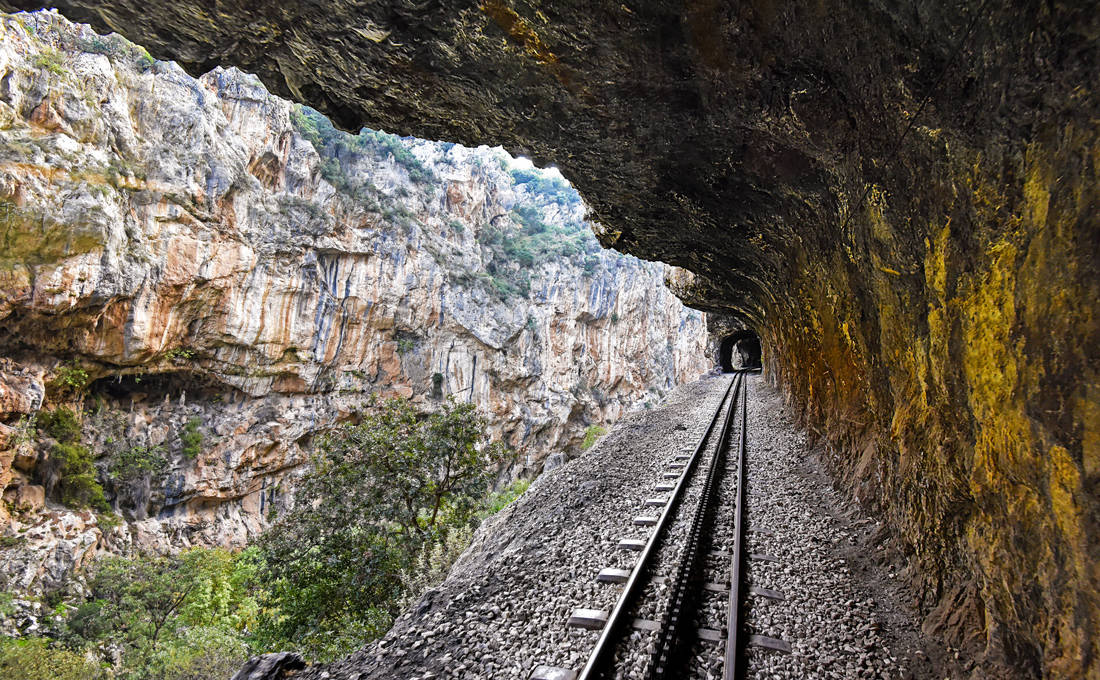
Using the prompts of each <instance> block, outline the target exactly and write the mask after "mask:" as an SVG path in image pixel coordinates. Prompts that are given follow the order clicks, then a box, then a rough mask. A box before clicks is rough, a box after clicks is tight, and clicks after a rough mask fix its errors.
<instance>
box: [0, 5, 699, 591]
mask: <svg viewBox="0 0 1100 680" xmlns="http://www.w3.org/2000/svg"><path fill="white" fill-rule="evenodd" d="M0 82H2V93H0V220H2V225H3V226H2V229H0V232H2V233H3V235H4V238H5V241H4V244H3V249H2V250H0V281H2V284H0V355H3V357H2V358H0V410H2V411H3V417H4V418H5V422H7V423H8V426H0V428H2V429H0V443H2V442H3V441H7V444H6V445H5V446H4V447H2V448H4V449H5V452H4V455H3V456H0V475H2V476H0V481H2V482H3V483H4V486H6V487H11V493H10V494H9V495H10V497H11V499H10V501H11V503H12V504H13V507H14V505H19V504H23V505H27V504H28V503H29V504H30V505H32V506H34V505H37V507H30V508H27V509H28V510H33V511H38V510H41V505H42V501H41V498H40V496H41V491H42V487H41V484H42V482H43V480H42V479H41V476H42V475H41V474H40V473H41V470H40V469H37V470H36V460H41V459H42V456H43V455H45V451H47V450H48V445H46V444H44V443H42V444H40V445H39V449H38V450H37V451H36V450H35V448H34V446H35V444H34V442H27V441H18V442H17V440H18V439H19V437H18V432H17V431H16V428H14V427H11V426H14V424H15V422H16V420H17V418H18V417H19V416H20V415H30V414H32V413H34V412H35V411H37V410H38V409H39V408H40V407H41V406H42V405H43V401H44V400H45V402H46V403H47V404H49V405H56V404H58V403H61V402H66V401H69V400H73V399H75V397H73V396H72V395H74V394H77V393H78V392H79V390H70V389H66V386H65V385H64V384H63V382H61V381H59V377H58V376H60V375H64V374H65V371H66V370H70V369H72V368H74V367H79V368H81V370H84V371H86V373H87V382H90V385H89V386H88V388H87V390H86V392H87V395H88V396H86V397H84V398H83V401H82V402H81V401H80V399H76V403H74V404H73V405H74V406H75V407H77V408H80V407H83V408H84V409H85V410H86V413H87V415H86V417H85V418H84V422H83V430H84V440H85V443H87V444H90V445H91V447H92V449H93V450H94V451H95V452H97V453H99V454H107V453H109V452H111V451H113V450H117V449H118V448H119V447H123V446H131V445H150V446H152V445H159V446H162V447H163V449H164V452H165V454H166V455H168V457H169V461H170V465H169V468H168V470H167V472H166V473H165V474H164V475H163V476H162V477H159V478H158V479H156V480H154V482H153V483H152V484H149V485H145V486H141V485H138V486H136V487H135V486H134V485H127V484H117V485H116V484H112V483H110V482H109V481H108V483H107V484H106V485H105V486H106V487H107V491H108V493H109V495H110V496H111V497H112V498H113V499H114V500H115V502H116V503H117V504H118V506H119V508H120V509H121V510H123V514H124V515H125V516H126V517H127V518H128V519H130V520H131V522H130V523H129V524H126V525H123V526H121V527H119V528H117V529H114V530H113V533H112V535H111V539H110V541H109V543H110V547H112V548H113V549H126V548H128V547H130V546H139V547H146V548H157V549H166V550H167V549H177V548H180V547H184V546H187V545H191V544H204V545H211V544H214V545H230V546H240V545H242V544H243V543H244V542H245V541H246V540H247V539H248V538H249V537H251V536H254V535H255V533H256V532H258V531H260V530H262V529H263V527H264V526H266V523H267V521H268V520H269V519H270V518H271V517H272V516H274V513H277V512H278V510H279V509H281V508H282V507H284V506H285V504H286V502H287V501H288V499H289V497H290V496H291V494H292V489H293V479H294V476H295V475H296V474H298V473H299V471H300V470H301V465H302V463H303V462H304V461H305V460H306V455H307V453H308V451H309V450H310V448H311V446H312V444H313V443H314V442H315V441H316V439H317V437H318V436H320V435H322V434H323V433H324V432H326V431H327V430H329V429H331V428H332V427H333V426H334V425H335V424H337V423H339V422H342V421H346V420H348V419H351V418H354V417H355V414H356V413H357V412H361V411H362V410H364V409H365V408H368V406H369V400H370V398H371V397H372V395H378V396H390V395H403V396H408V397H411V398H412V399H413V400H414V401H415V402H416V403H417V404H418V405H419V406H420V407H422V408H424V409H429V410H430V409H432V408H436V407H437V406H438V405H439V404H440V403H441V402H442V400H444V399H446V398H448V397H453V398H456V399H459V400H461V401H472V402H473V403H475V404H476V405H477V406H478V407H479V408H480V409H481V410H482V412H483V413H485V414H486V416H487V417H488V420H489V426H490V427H489V429H490V435H491V436H492V437H494V438H499V439H503V440H504V441H505V442H506V443H507V444H508V445H509V446H510V447H512V448H513V449H514V450H515V451H517V452H518V453H519V454H520V456H519V458H518V459H517V461H516V463H515V465H514V466H513V467H512V468H511V469H509V470H506V471H502V475H515V474H521V473H522V474H527V475H533V474H537V473H538V472H539V471H540V470H541V469H542V465H543V461H544V459H545V458H546V457H547V456H548V455H550V454H560V453H563V452H564V453H567V454H568V453H575V452H576V450H577V447H578V445H579V443H580V442H581V440H582V439H583V436H584V430H585V428H586V427H587V426H589V425H591V424H607V423H609V422H612V421H614V420H616V419H617V418H619V417H620V416H621V415H622V414H623V413H624V412H626V411H627V410H628V409H631V408H644V406H645V404H646V402H647V401H649V402H653V401H656V400H657V399H659V398H660V397H661V396H662V395H663V394H664V393H666V392H667V391H668V390H669V389H671V388H672V387H674V386H676V385H678V384H680V383H683V382H685V381H689V380H693V379H694V378H696V377H697V376H698V375H699V374H700V373H702V372H703V371H704V370H706V369H707V368H709V367H710V362H709V360H707V359H706V358H705V356H704V355H705V344H706V328H705V315H704V314H702V313H700V312H697V311H693V310H689V309H687V308H685V307H684V306H683V304H682V303H681V302H680V301H679V300H678V299H677V298H676V297H675V296H674V295H672V293H671V292H670V291H669V290H668V289H667V288H666V287H665V286H664V283H663V282H664V276H665V270H666V269H667V267H666V266H664V265H660V264H656V263H646V262H642V261H639V260H637V259H636V258H634V257H631V256H626V255H621V254H619V253H616V252H612V251H606V250H602V249H601V248H599V246H598V244H597V243H596V241H595V239H594V237H593V236H592V234H591V233H590V230H589V229H588V228H587V226H585V225H584V222H583V220H584V216H585V208H584V205H583V203H581V201H580V199H579V197H577V195H576V193H575V192H573V191H572V190H571V189H569V188H568V187H567V186H566V185H565V184H564V183H562V182H560V181H557V183H554V182H550V184H551V185H552V186H551V187H550V188H549V189H545V190H544V189H539V188H538V183H537V182H530V181H519V180H518V179H517V178H515V177H513V174H512V173H511V172H510V170H509V163H511V160H510V159H509V158H508V157H507V156H506V155H505V154H503V153H502V152H499V151H493V150H490V149H487V148H482V149H471V148H465V147H461V146H455V145H453V144H439V143H431V142H419V141H415V140H411V141H408V142H407V143H401V142H400V140H397V139H396V138H393V137H385V136H382V137H380V138H379V139H382V140H383V141H382V142H378V143H375V142H369V140H368V142H362V144H361V145H360V146H355V144H358V143H359V142H354V143H353V142H349V144H351V147H349V148H351V150H350V151H349V150H348V148H343V147H341V148H343V150H342V151H340V152H332V151H326V152H325V155H321V154H319V152H318V147H317V146H316V145H315V144H314V142H313V141H312V140H311V138H310V134H313V133H310V132H308V130H307V127H308V125H309V123H308V121H309V120H312V121H313V123H314V124H315V123H316V119H315V118H308V117H307V118H303V116H304V115H305V114H304V113H303V112H302V111H301V110H298V109H295V108H294V106H293V105H292V104H290V103H289V102H287V101H285V100H282V99H278V98H276V97H274V96H272V95H270V94H269V93H268V92H267V91H266V90H265V89H264V88H263V87H262V86H261V85H260V83H259V82H258V81H257V80H256V79H255V78H254V77H252V76H247V75H244V74H242V73H240V72H239V71H236V70H233V69H230V70H224V69H216V70H214V71H212V72H210V73H209V74H207V75H204V76H202V77H201V78H199V79H195V78H192V77H191V76H189V75H187V74H186V73H185V72H183V70H182V69H180V68H179V67H178V66H176V65H174V64H171V63H168V62H157V63H153V60H151V59H149V58H148V57H147V55H146V54H145V53H144V51H143V50H140V49H138V48H134V47H133V46H131V45H129V44H126V43H125V42H124V41H121V40H120V39H115V38H112V39H101V38H99V37H97V36H95V34H94V33H92V32H91V31H90V30H89V29H88V28H87V27H83V28H82V27H79V26H74V25H72V24H69V23H68V22H67V21H65V20H64V19H62V18H61V17H59V16H57V15H49V14H40V15H37V16H26V15H24V16H19V17H4V18H2V19H0ZM303 121H307V122H303ZM329 134H330V136H331V134H334V133H333V132H332V131H330V132H329ZM303 135H305V136H303ZM364 139H368V138H364ZM369 139H374V138H373V137H371V138H369ZM379 144H382V145H383V146H382V147H380V146H379ZM385 144H391V145H394V146H392V148H391V147H385V146H384V145H385ZM380 148H381V149H382V151H379V149H380ZM322 150H323V147H322ZM519 174H520V175H523V172H522V171H521V172H520V173H519ZM520 179H523V177H520ZM334 185H335V186H334ZM517 220H521V221H522V220H526V222H525V223H524V224H522V225H521V224H519V223H518V222H517ZM501 230H505V231H506V233H505V234H504V236H501V235H500V234H499V233H498V232H501ZM502 233H503V232H502ZM524 235H531V238H530V239H528V240H527V241H524V239H523V236H524ZM543 237H544V238H543ZM539 238H541V239H542V240H539ZM524 243H528V244H529V245H530V248H529V249H528V250H524V248H527V246H524V245H523V244H524ZM517 244H518V245H517ZM531 244H533V245H531ZM540 249H541V250H540ZM530 250H534V251H535V252H534V254H533V255H532V254H531V252H530ZM74 361H75V363H73V362H74ZM189 421H196V422H197V423H198V429H199V431H200V432H201V434H202V435H203V442H202V446H201V449H202V450H201V453H200V454H199V455H198V456H197V457H195V458H194V459H190V458H188V457H186V456H184V455H183V453H182V432H183V431H184V428H185V427H187V423H188V422H189ZM19 461H24V464H23V465H22V467H20V465H19ZM101 467H102V465H101ZM55 510H56V508H55ZM13 521H16V522H18V523H22V524H21V526H23V525H25V526H31V525H34V526H35V527H37V528H36V529H35V531H34V532H32V533H30V534H27V535H28V536H32V537H34V538H35V540H34V541H31V542H30V543H28V544H27V545H26V546H24V547H25V548H26V550H24V553H26V552H27V551H28V550H29V551H31V552H34V551H35V550H37V551H38V552H39V553H41V554H40V555H39V557H41V559H37V561H36V558H33V556H32V557H27V556H26V555H24V556H22V557H20V560H21V561H20V562H19V564H20V565H23V566H21V567H20V568H19V575H18V578H16V580H17V581H18V583H16V584H15V585H17V586H18V587H20V588H23V587H32V586H35V585H39V586H50V585H56V584H57V582H58V579H63V577H64V576H65V573H64V572H65V569H64V567H65V566H66V565H67V566H69V567H72V566H78V565H79V564H80V563H81V562H82V561H83V560H84V558H85V554H86V553H87V551H88V550H90V549H93V548H95V547H96V542H97V541H98V540H99V538H100V531H99V529H97V528H96V520H95V518H94V516H92V515H91V514H87V516H82V517H81V518H79V521H77V519H74V518H73V517H71V516H66V515H64V513H62V515H61V516H58V515H57V513H56V512H55V513H54V515H53V516H51V518H46V516H45V515H42V514H41V513H37V512H31V514H30V516H20V518H17V519H16V520H13ZM77 525H79V526H77ZM54 526H56V527H58V528H57V531H52V530H51V529H50V528H49V527H54ZM73 527H76V528H73ZM58 532H61V533H64V534H65V535H69V534H72V535H76V536H78V537H79V539H80V540H79V541H76V540H75V539H74V541H75V542H72V541H71V542H72V546H70V547H72V550H68V549H66V550H60V549H58V545H60V544H58V543H57V540H59V539H58V538H57V536H58ZM40 533H41V534H43V536H44V538H43V540H38V534H40ZM51 537H53V539H52V540H54V543H52V544H51V543H50V540H51ZM65 545H68V544H65ZM51 550H52V551H53V552H50V551H51ZM62 552H64V554H65V555H66V556H67V558H66V559H65V560H63V562H65V564H63V565H61V567H56V565H55V566H48V565H47V562H46V560H47V558H49V559H53V557H51V556H52V555H55V554H57V555H59V554H61V553H62ZM47 553H49V555H47ZM50 564H52V563H50ZM54 572H57V574H55V573H54Z"/></svg>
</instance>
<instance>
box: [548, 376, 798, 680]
mask: <svg viewBox="0 0 1100 680" xmlns="http://www.w3.org/2000/svg"><path fill="white" fill-rule="evenodd" d="M747 373H748V372H747V371H741V372H738V373H735V374H734V375H733V376H732V377H731V379H730V381H729V383H728V384H727V386H726V388H725V393H724V394H723V395H722V398H721V400H720V401H719V403H718V406H717V407H716V408H715V410H714V413H713V415H712V416H711V419H710V423H709V425H708V426H707V428H706V430H705V431H704V433H703V434H702V436H701V437H700V438H699V440H698V441H697V443H696V445H695V447H694V449H693V450H691V451H690V452H687V453H680V454H676V455H674V456H673V458H672V460H670V461H668V467H667V469H666V471H665V472H664V473H662V478H661V479H660V480H658V481H657V482H656V483H655V485H654V489H655V492H656V494H663V495H654V497H652V498H647V499H646V500H645V501H644V502H643V507H642V511H641V514H639V515H638V516H636V517H634V518H633V520H632V526H633V528H634V529H637V528H642V529H643V530H645V531H647V535H646V537H645V538H644V539H643V538H635V537H626V538H622V539H620V540H619V541H618V543H617V546H616V548H617V549H618V550H623V551H629V552H636V553H637V558H636V560H634V562H633V567H632V568H629V569H625V568H615V567H608V568H605V569H602V570H601V571H600V572H599V573H598V574H597V575H596V579H597V580H598V581H600V582H602V583H605V584H607V586H608V587H621V590H620V593H619V596H618V598H617V599H616V601H615V605H614V607H613V608H612V609H611V610H610V611H605V610H598V609H589V608H584V607H579V608H577V609H575V610H574V611H573V613H572V615H571V616H570V617H569V620H568V622H567V625H569V626H573V627H578V628H587V629H590V630H598V631H599V637H598V638H597V640H596V642H595V644H594V646H593V648H592V650H591V652H590V653H589V655H588V659H587V661H586V663H585V664H584V666H583V667H582V668H580V669H572V668H558V667H553V666H546V665H538V666H535V667H534V668H533V670H532V671H531V673H530V675H529V676H528V678H529V680H597V679H608V678H615V679H621V680H642V679H643V678H644V679H646V680H663V679H672V678H677V679H679V678H722V679H723V680H739V679H740V678H742V677H743V676H744V665H745V664H744V658H745V654H744V652H745V648H746V646H749V645H751V646H755V647H762V648H765V649H771V650H775V651H779V652H787V653H789V652H790V645H789V644H787V643H786V642H784V641H782V640H778V639H775V638H770V637H766V636H763V635H752V634H749V633H748V631H746V630H745V629H744V626H743V624H742V612H743V610H744V609H745V607H746V606H754V605H755V604H756V603H760V602H766V601H768V600H780V599H783V594H782V593H780V592H777V591H774V590H768V589H764V588H755V587H748V586H746V585H745V582H746V578H745V576H746V571H747V568H748V564H749V563H750V562H751V561H756V560H767V561H777V560H776V558H774V557H770V556H768V555H764V554H749V553H748V552H747V551H746V550H745V549H744V548H745V546H746V541H745V533H746V531H745V530H746V526H745V511H744V508H745V499H744V489H745V471H746V470H745V452H746V449H747V446H746V445H747V422H746V421H747V409H746V394H747V387H746V377H747ZM738 421H739V422H738ZM731 444H732V446H731ZM759 533H762V534H765V535H768V532H767V531H766V530H761V531H760V532H759Z"/></svg>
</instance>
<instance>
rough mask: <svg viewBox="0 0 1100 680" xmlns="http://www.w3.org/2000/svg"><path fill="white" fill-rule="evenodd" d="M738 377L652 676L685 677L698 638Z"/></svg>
mask: <svg viewBox="0 0 1100 680" xmlns="http://www.w3.org/2000/svg"><path fill="white" fill-rule="evenodd" d="M739 377H740V380H739V381H738V386H737V388H736V391H735V392H734V395H733V401H732V403H731V404H730V408H729V410H728V411H727V412H726V419H725V423H724V424H723V425H722V433H721V434H720V435H719V437H718V446H717V447H716V448H715V450H714V456H713V457H711V463H710V470H709V471H708V472H707V479H706V482H705V483H704V485H703V490H702V493H700V495H699V504H698V505H697V506H696V508H695V515H694V517H693V518H692V521H691V528H690V530H689V532H688V538H687V541H686V542H685V544H684V550H683V552H682V553H681V556H680V563H679V565H678V567H677V569H676V576H675V578H674V580H673V581H672V582H671V583H672V585H671V591H672V592H671V594H670V596H669V598H668V603H669V604H668V608H667V609H666V610H665V615H664V617H663V619H662V621H661V628H660V632H659V633H658V634H657V644H656V647H655V651H654V653H653V655H652V662H651V663H650V666H649V678H650V680H663V679H664V678H681V677H683V665H684V663H686V658H687V657H688V655H689V654H690V643H691V642H694V641H695V639H696V636H695V629H694V626H693V623H694V621H693V617H694V615H695V614H696V611H695V607H696V606H697V605H698V604H699V602H698V598H699V596H700V595H701V593H702V586H703V579H702V572H703V557H704V554H705V553H703V552H702V547H703V546H702V544H703V542H704V541H705V540H706V539H705V535H706V530H707V529H708V528H709V527H712V526H713V525H714V522H715V519H716V518H715V513H716V512H717V510H718V508H717V505H716V503H715V501H716V500H717V499H718V493H719V491H718V488H719V485H720V484H721V481H722V477H723V474H724V472H725V469H726V465H725V462H726V456H725V454H726V449H727V448H728V445H729V437H730V428H731V426H732V425H733V421H734V418H735V417H736V413H737V404H738V400H739V399H740V400H741V402H742V403H743V402H744V399H743V397H742V395H743V394H744V385H745V380H744V377H743V375H740V376H739Z"/></svg>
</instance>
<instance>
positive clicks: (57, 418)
mask: <svg viewBox="0 0 1100 680" xmlns="http://www.w3.org/2000/svg"><path fill="white" fill-rule="evenodd" d="M37 423H38V427H39V428H40V429H41V430H43V431H45V432H46V434H48V435H50V436H51V437H53V438H54V439H56V440H57V441H59V442H61V443H62V444H71V443H73V442H75V441H77V440H78V439H80V421H79V420H78V419H77V417H76V414H75V413H74V412H73V410H72V409H70V408H66V407H64V406H59V407H58V408H56V409H54V410H53V411H40V412H39V413H38V419H37Z"/></svg>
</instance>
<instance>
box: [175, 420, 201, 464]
mask: <svg viewBox="0 0 1100 680" xmlns="http://www.w3.org/2000/svg"><path fill="white" fill-rule="evenodd" d="M201 423H202V421H201V420H200V419H199V418H197V417H196V418H190V419H188V421H187V423H186V424H185V425H184V426H183V431H182V432H180V450H181V451H183V455H184V457H185V458H187V459H188V460H194V459H195V458H197V457H198V455H199V454H200V453H202V441H203V436H202V432H200V431H199V425H200V424H201Z"/></svg>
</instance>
